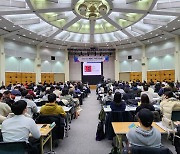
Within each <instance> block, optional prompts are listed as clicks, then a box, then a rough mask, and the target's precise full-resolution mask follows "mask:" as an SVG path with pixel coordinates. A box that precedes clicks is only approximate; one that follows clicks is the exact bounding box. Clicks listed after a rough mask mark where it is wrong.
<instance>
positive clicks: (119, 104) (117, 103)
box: [110, 92, 126, 111]
mask: <svg viewBox="0 0 180 154" xmlns="http://www.w3.org/2000/svg"><path fill="white" fill-rule="evenodd" d="M110 107H111V110H112V111H125V109H126V104H125V102H124V101H122V94H121V93H120V92H116V93H115V95H114V100H113V102H111V104H110Z"/></svg>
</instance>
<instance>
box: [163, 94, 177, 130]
mask: <svg viewBox="0 0 180 154" xmlns="http://www.w3.org/2000/svg"><path fill="white" fill-rule="evenodd" d="M160 111H161V113H162V115H163V118H162V123H163V125H164V126H166V127H168V128H171V126H170V125H169V123H170V121H171V116H172V111H180V101H179V100H177V99H176V98H174V96H173V92H172V91H166V92H165V93H164V96H163V100H162V101H161V103H160Z"/></svg>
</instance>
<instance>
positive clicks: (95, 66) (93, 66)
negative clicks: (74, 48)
mask: <svg viewBox="0 0 180 154" xmlns="http://www.w3.org/2000/svg"><path fill="white" fill-rule="evenodd" d="M83 75H101V63H99V62H94V63H93V62H84V63H83Z"/></svg>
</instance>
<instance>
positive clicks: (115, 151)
mask: <svg viewBox="0 0 180 154" xmlns="http://www.w3.org/2000/svg"><path fill="white" fill-rule="evenodd" d="M109 154H121V152H120V150H119V149H118V148H117V147H113V148H112V149H111V152H110V153H109Z"/></svg>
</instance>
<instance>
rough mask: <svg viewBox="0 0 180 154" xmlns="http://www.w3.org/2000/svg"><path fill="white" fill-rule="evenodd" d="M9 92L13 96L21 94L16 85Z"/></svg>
mask: <svg viewBox="0 0 180 154" xmlns="http://www.w3.org/2000/svg"><path fill="white" fill-rule="evenodd" d="M11 94H12V95H15V96H21V92H20V90H19V87H18V86H16V87H14V89H13V90H12V91H11Z"/></svg>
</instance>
